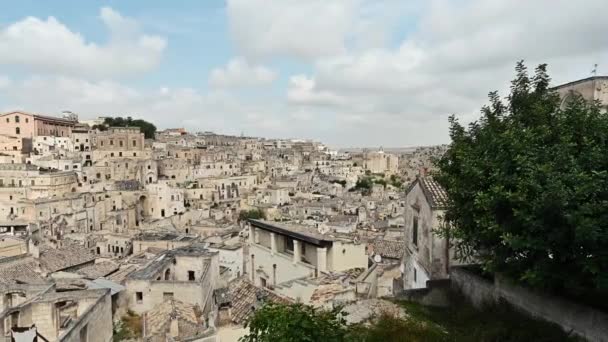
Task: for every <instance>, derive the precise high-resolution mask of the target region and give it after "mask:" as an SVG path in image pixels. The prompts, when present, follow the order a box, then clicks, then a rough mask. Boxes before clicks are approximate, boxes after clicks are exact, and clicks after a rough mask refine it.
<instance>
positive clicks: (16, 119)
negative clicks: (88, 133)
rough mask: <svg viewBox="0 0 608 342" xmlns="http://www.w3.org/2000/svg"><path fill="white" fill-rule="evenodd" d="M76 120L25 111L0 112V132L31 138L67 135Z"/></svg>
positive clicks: (70, 132)
mask: <svg viewBox="0 0 608 342" xmlns="http://www.w3.org/2000/svg"><path fill="white" fill-rule="evenodd" d="M74 124H76V122H74V121H70V120H66V119H61V118H56V117H52V116H44V115H38V114H31V113H25V112H10V113H5V114H0V134H4V135H9V136H14V137H21V138H31V137H35V136H42V135H45V136H56V137H69V136H71V135H72V128H73V127H74Z"/></svg>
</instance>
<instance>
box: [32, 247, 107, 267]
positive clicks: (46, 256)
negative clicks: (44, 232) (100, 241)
mask: <svg viewBox="0 0 608 342" xmlns="http://www.w3.org/2000/svg"><path fill="white" fill-rule="evenodd" d="M93 260H95V255H94V254H93V253H91V251H89V250H88V249H87V248H85V247H83V246H80V245H77V244H70V245H67V246H65V247H61V248H51V247H43V248H41V249H40V265H41V266H42V267H43V268H44V269H46V270H47V271H49V272H57V271H61V270H64V269H66V268H70V267H73V266H77V265H82V264H84V263H87V262H91V261H93Z"/></svg>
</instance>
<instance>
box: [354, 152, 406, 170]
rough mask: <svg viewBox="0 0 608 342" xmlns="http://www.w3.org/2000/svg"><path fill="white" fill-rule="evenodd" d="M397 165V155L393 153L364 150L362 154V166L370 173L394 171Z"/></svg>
mask: <svg viewBox="0 0 608 342" xmlns="http://www.w3.org/2000/svg"><path fill="white" fill-rule="evenodd" d="M398 167H399V157H397V156H396V155H394V154H390V153H385V152H384V151H382V150H380V151H377V152H375V151H374V152H365V153H364V154H363V168H364V169H365V170H366V171H370V172H371V173H389V174H391V173H395V172H397V169H398Z"/></svg>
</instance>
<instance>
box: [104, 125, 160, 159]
mask: <svg viewBox="0 0 608 342" xmlns="http://www.w3.org/2000/svg"><path fill="white" fill-rule="evenodd" d="M144 140H145V139H144V134H143V133H141V132H140V129H139V127H110V128H109V129H108V130H107V131H102V132H97V133H96V134H95V135H94V136H93V159H94V160H100V159H104V158H127V157H128V158H144V157H148V158H149V157H150V156H151V152H150V151H146V150H145V149H144Z"/></svg>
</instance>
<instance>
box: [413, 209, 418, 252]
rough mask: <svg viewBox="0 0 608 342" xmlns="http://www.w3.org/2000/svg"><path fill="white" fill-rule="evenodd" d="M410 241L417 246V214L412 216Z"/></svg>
mask: <svg viewBox="0 0 608 342" xmlns="http://www.w3.org/2000/svg"><path fill="white" fill-rule="evenodd" d="M412 243H413V244H414V246H418V216H414V222H413V223H412Z"/></svg>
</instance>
